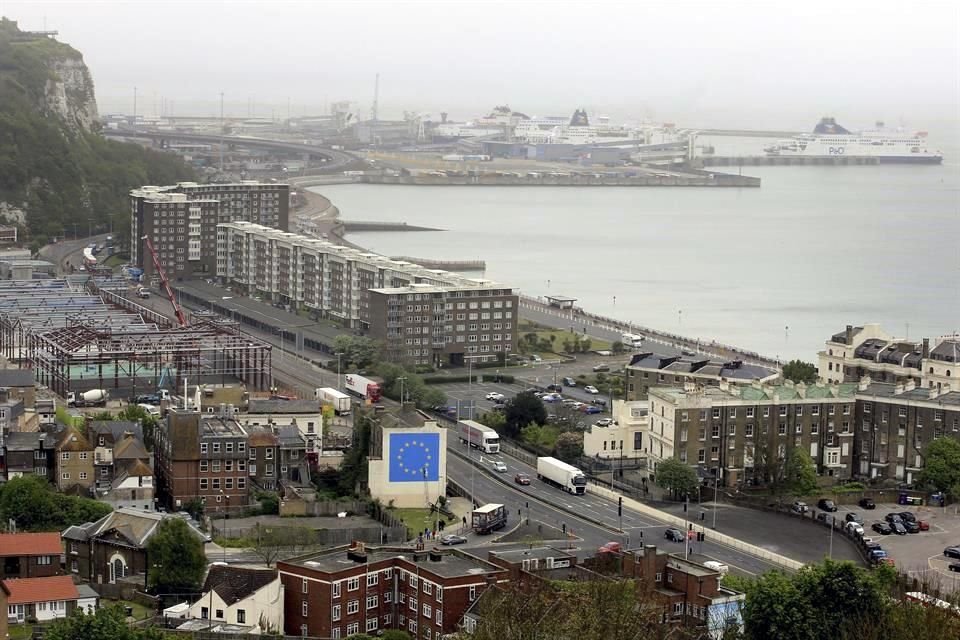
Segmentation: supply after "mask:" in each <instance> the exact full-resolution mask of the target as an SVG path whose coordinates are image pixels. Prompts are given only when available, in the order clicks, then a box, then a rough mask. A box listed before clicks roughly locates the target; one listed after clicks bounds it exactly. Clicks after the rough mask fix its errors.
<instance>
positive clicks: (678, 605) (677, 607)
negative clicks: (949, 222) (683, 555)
mask: <svg viewBox="0 0 960 640" xmlns="http://www.w3.org/2000/svg"><path fill="white" fill-rule="evenodd" d="M671 577H672V576H671ZM682 614H683V603H682V602H674V603H673V615H682Z"/></svg>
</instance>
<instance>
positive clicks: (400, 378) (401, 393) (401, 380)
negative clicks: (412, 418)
mask: <svg viewBox="0 0 960 640" xmlns="http://www.w3.org/2000/svg"><path fill="white" fill-rule="evenodd" d="M406 381H407V378H406V376H400V377H399V378H397V382H399V383H400V408H401V409H403V383H404V382H406ZM458 419H459V418H458Z"/></svg>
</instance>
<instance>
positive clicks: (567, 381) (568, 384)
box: [563, 377, 577, 387]
mask: <svg viewBox="0 0 960 640" xmlns="http://www.w3.org/2000/svg"><path fill="white" fill-rule="evenodd" d="M563 386H565V387H575V386H577V381H576V380H574V379H573V378H569V377H568V378H564V379H563Z"/></svg>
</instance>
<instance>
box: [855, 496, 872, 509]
mask: <svg viewBox="0 0 960 640" xmlns="http://www.w3.org/2000/svg"><path fill="white" fill-rule="evenodd" d="M857 504H859V505H860V506H861V507H863V508H864V509H876V508H877V503H875V502H874V501H873V499H872V498H860V502H858V503H857Z"/></svg>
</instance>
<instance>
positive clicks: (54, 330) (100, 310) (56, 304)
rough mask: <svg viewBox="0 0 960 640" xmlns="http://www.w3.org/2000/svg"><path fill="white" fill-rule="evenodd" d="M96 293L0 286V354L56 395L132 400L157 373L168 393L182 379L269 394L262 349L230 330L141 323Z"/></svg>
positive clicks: (59, 286)
mask: <svg viewBox="0 0 960 640" xmlns="http://www.w3.org/2000/svg"><path fill="white" fill-rule="evenodd" d="M101 293H102V294H103V296H101V295H92V294H90V293H88V292H87V291H86V290H85V288H84V287H82V286H78V285H77V284H76V283H74V282H70V281H68V280H48V281H43V282H42V283H35V282H27V281H24V282H18V281H7V282H0V352H2V353H3V355H4V356H6V357H7V358H8V359H10V360H19V361H20V362H21V363H22V364H23V366H26V367H29V368H32V369H33V370H34V374H35V377H36V380H37V381H38V382H39V383H41V384H44V385H46V386H47V387H49V388H50V389H51V390H52V391H54V392H56V393H58V394H60V395H63V396H65V395H66V394H67V392H69V391H75V392H82V391H86V390H89V389H107V390H114V392H116V391H117V390H119V391H121V393H120V397H123V395H124V394H128V395H129V397H130V398H135V397H136V395H137V393H138V391H139V392H141V393H147V392H153V391H154V390H155V389H156V388H157V385H158V384H159V382H160V380H161V379H162V378H163V377H164V375H163V373H164V371H168V372H169V374H168V377H169V378H170V379H171V380H170V381H171V384H172V386H173V389H180V388H181V387H182V386H183V385H184V383H186V382H187V381H188V380H189V382H190V383H191V384H211V383H216V384H224V383H227V382H232V381H234V380H239V381H242V382H244V383H246V384H247V385H248V386H250V387H252V388H254V389H257V390H263V389H269V388H270V387H271V385H272V377H271V375H272V374H271V347H270V345H269V344H267V343H265V342H263V341H261V340H259V339H257V338H255V337H253V336H250V335H248V334H245V333H243V332H241V331H239V329H238V328H237V327H236V326H229V325H226V326H225V325H219V324H217V323H213V322H199V323H195V324H194V325H192V326H189V327H184V328H179V327H171V326H169V323H166V322H160V323H158V322H149V321H145V320H144V315H145V314H141V313H138V312H136V310H133V311H131V310H130V309H122V308H120V307H118V306H115V305H112V304H108V303H107V302H106V301H105V299H104V298H108V299H109V298H112V297H113V296H111V295H110V293H111V292H108V291H102V292H101ZM113 395H116V393H114V394H113Z"/></svg>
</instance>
